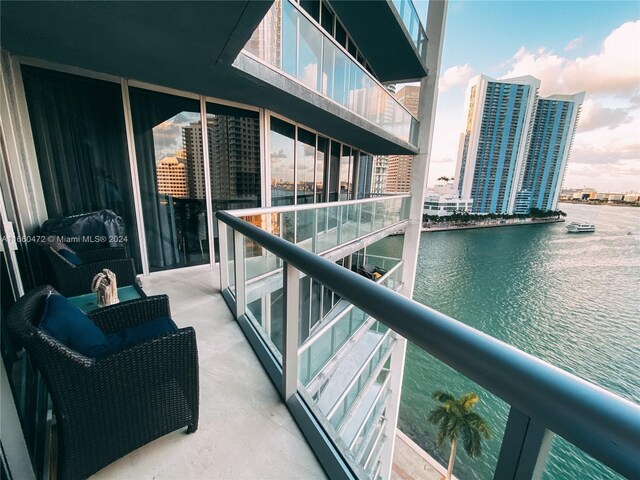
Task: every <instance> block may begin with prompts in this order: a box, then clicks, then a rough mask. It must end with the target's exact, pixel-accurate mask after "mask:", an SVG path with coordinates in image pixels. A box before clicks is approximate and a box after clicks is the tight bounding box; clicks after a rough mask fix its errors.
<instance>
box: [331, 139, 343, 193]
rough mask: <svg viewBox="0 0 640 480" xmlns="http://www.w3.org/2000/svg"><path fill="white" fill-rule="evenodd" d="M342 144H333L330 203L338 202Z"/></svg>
mask: <svg viewBox="0 0 640 480" xmlns="http://www.w3.org/2000/svg"><path fill="white" fill-rule="evenodd" d="M339 174H340V144H339V143H338V142H333V141H332V142H331V156H330V158H329V201H330V202H336V201H337V200H338V192H339V188H340V181H339V180H340V177H339Z"/></svg>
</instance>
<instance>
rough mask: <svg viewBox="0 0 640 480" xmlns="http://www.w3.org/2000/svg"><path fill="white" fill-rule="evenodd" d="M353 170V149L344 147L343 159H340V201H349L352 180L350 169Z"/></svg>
mask: <svg viewBox="0 0 640 480" xmlns="http://www.w3.org/2000/svg"><path fill="white" fill-rule="evenodd" d="M350 168H351V148H350V147H347V146H346V145H345V146H343V147H342V157H341V159H340V200H349V196H350V193H351V178H350V177H349V169H350Z"/></svg>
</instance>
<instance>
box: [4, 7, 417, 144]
mask: <svg viewBox="0 0 640 480" xmlns="http://www.w3.org/2000/svg"><path fill="white" fill-rule="evenodd" d="M271 4H272V2H271V1H260V2H256V1H216V2H202V1H192V2H173V1H167V2H147V1H133V2H76V1H56V2H50V1H34V2H23V1H10V0H8V1H3V2H2V15H1V17H0V20H1V24H0V46H1V47H2V48H3V49H5V50H8V51H10V52H11V53H14V54H20V55H24V56H27V57H32V58H35V59H41V60H46V61H50V62H54V63H59V64H63V65H70V66H74V67H79V68H83V69H87V70H92V71H96V72H102V73H107V74H109V75H113V76H120V77H125V78H128V79H133V80H139V81H143V82H147V83H150V84H155V85H161V86H164V87H171V88H175V89H178V90H183V91H186V92H194V93H197V94H202V95H208V96H211V97H216V98H221V99H225V100H231V101H236V102H240V103H245V104H248V105H254V106H259V107H264V108H270V109H272V110H274V111H276V112H278V113H280V114H281V115H285V116H287V117H289V118H291V119H293V120H295V121H298V122H300V123H302V124H305V125H307V126H309V127H311V128H315V129H317V130H319V131H322V132H323V133H325V134H326V135H330V136H333V137H334V138H337V139H339V140H342V141H344V142H347V143H349V144H351V145H354V146H358V147H360V148H363V149H365V150H367V151H369V152H372V153H379V154H385V153H389V154H391V153H397V154H411V153H414V152H415V150H414V149H413V148H411V147H410V146H409V145H408V144H406V143H405V142H402V141H399V140H397V139H395V138H394V137H393V136H391V135H389V134H387V133H386V132H383V131H382V130H380V129H379V128H373V130H372V129H371V128H370V127H371V124H369V123H368V122H366V121H365V120H363V119H360V118H359V117H356V116H355V115H353V114H350V115H349V114H348V112H347V114H346V116H345V110H344V109H341V108H338V107H336V106H333V105H331V104H330V102H328V101H326V100H325V101H324V102H321V101H315V102H313V101H312V99H311V97H315V96H317V95H309V92H307V91H305V90H307V89H306V88H304V87H301V86H298V85H294V84H293V83H292V84H291V85H274V84H269V82H266V83H265V81H263V80H260V78H261V77H264V75H263V74H259V75H258V78H255V77H252V76H251V75H247V74H246V72H243V71H241V70H239V69H237V68H235V67H233V66H232V63H233V62H234V60H235V59H236V57H238V54H239V52H240V51H241V50H242V48H243V47H244V45H245V44H246V43H247V41H248V40H249V38H250V37H251V34H252V33H253V31H254V30H255V28H256V27H257V25H258V24H259V23H260V21H261V20H262V18H263V17H264V15H265V14H266V13H267V11H268V10H269V8H271ZM241 57H242V56H241ZM253 73H254V75H255V74H258V73H259V72H253ZM283 89H284V90H283ZM310 102H311V103H310ZM378 130H379V131H378Z"/></svg>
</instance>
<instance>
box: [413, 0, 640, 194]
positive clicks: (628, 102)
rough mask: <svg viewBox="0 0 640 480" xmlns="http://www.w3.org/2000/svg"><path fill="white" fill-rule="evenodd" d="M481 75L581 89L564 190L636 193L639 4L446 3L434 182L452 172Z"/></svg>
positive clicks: (639, 181) (546, 91) (639, 182)
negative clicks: (472, 85)
mask: <svg viewBox="0 0 640 480" xmlns="http://www.w3.org/2000/svg"><path fill="white" fill-rule="evenodd" d="M414 3H415V5H416V9H417V10H418V12H419V14H420V15H422V16H423V18H424V17H426V11H427V8H428V2H426V1H421V0H414ZM479 74H485V75H488V76H490V77H493V78H498V79H499V78H510V77H517V76H522V75H533V76H534V77H536V78H538V79H540V80H541V87H540V95H541V96H547V95H552V94H573V93H578V92H581V91H585V92H586V97H585V101H584V104H583V105H582V111H581V115H580V121H579V123H578V129H577V132H576V136H575V141H574V145H573V150H572V153H571V157H570V158H569V164H568V167H567V173H566V176H565V181H564V186H565V188H581V187H592V188H595V189H596V190H598V191H602V192H604V191H607V192H614V191H615V192H627V191H640V2H637V1H623V2H619V1H578V2H573V1H560V0H556V1H498V2H496V1H490V0H472V1H450V2H449V9H448V14H447V23H446V28H445V39H444V47H443V52H442V63H441V70H440V82H439V94H438V104H437V111H436V122H435V130H434V140H433V146H432V153H431V163H430V168H429V180H428V185H433V183H434V182H435V180H436V179H437V178H438V177H440V176H443V175H446V176H449V177H451V176H455V163H456V158H457V154H458V141H459V136H460V133H461V132H462V129H463V125H464V118H465V115H466V106H465V92H466V89H467V84H468V82H469V80H470V79H471V78H473V77H474V76H476V75H479Z"/></svg>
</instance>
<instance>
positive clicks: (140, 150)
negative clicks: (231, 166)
mask: <svg viewBox="0 0 640 480" xmlns="http://www.w3.org/2000/svg"><path fill="white" fill-rule="evenodd" d="M131 111H132V115H133V128H134V133H135V140H136V156H137V162H138V176H139V181H140V194H141V197H142V210H143V216H144V227H145V234H146V240H147V255H148V259H149V269H150V270H151V271H152V272H155V271H159V270H166V269H170V268H176V267H186V266H191V265H201V264H205V263H208V262H209V240H208V239H209V234H208V227H207V213H206V204H205V200H204V195H203V193H204V182H202V181H201V180H202V179H203V175H204V173H203V171H202V170H201V166H202V169H203V168H204V166H203V162H202V144H201V142H200V143H199V142H198V139H201V138H202V137H201V127H202V126H201V122H200V105H199V102H198V101H197V100H193V99H188V98H182V97H177V96H173V95H167V94H164V93H158V92H150V91H146V90H141V89H137V88H132V89H131Z"/></svg>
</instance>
